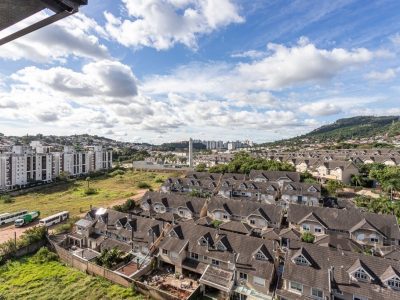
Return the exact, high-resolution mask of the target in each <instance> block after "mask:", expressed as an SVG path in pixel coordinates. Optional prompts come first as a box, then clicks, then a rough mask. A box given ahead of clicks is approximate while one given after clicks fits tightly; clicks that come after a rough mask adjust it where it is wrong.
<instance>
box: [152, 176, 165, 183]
mask: <svg viewBox="0 0 400 300" xmlns="http://www.w3.org/2000/svg"><path fill="white" fill-rule="evenodd" d="M154 182H155V183H164V179H162V178H161V177H157V178H156V179H155V180H154Z"/></svg>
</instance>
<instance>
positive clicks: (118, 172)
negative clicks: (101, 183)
mask: <svg viewBox="0 0 400 300" xmlns="http://www.w3.org/2000/svg"><path fill="white" fill-rule="evenodd" d="M124 174H125V171H124V170H120V169H118V170H115V171H113V172H111V173H109V174H108V176H111V177H115V176H117V175H124Z"/></svg>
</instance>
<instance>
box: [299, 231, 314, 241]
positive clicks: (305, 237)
mask: <svg viewBox="0 0 400 300" xmlns="http://www.w3.org/2000/svg"><path fill="white" fill-rule="evenodd" d="M301 240H302V241H303V242H305V243H311V244H312V243H314V240H315V235H313V234H312V233H311V232H303V234H302V235H301Z"/></svg>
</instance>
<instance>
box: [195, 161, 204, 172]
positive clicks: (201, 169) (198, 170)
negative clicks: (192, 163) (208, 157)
mask: <svg viewBox="0 0 400 300" xmlns="http://www.w3.org/2000/svg"><path fill="white" fill-rule="evenodd" d="M206 168H207V165H206V164H205V163H200V164H198V165H197V166H196V168H195V171H196V172H204V171H205V170H206Z"/></svg>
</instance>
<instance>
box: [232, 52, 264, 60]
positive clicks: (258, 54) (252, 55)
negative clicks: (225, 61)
mask: <svg viewBox="0 0 400 300" xmlns="http://www.w3.org/2000/svg"><path fill="white" fill-rule="evenodd" d="M263 56H265V52H263V51H257V50H248V51H244V52H238V53H233V54H231V57H233V58H251V59H255V58H261V57H263Z"/></svg>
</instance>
